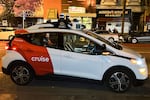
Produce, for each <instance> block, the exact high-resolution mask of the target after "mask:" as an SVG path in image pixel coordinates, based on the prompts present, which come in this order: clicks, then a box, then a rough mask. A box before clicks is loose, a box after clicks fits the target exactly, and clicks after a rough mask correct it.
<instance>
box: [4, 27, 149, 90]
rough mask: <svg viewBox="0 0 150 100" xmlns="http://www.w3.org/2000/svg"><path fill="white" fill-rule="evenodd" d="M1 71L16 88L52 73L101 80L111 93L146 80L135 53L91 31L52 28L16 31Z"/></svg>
mask: <svg viewBox="0 0 150 100" xmlns="http://www.w3.org/2000/svg"><path fill="white" fill-rule="evenodd" d="M46 34H47V35H46ZM45 35H46V37H48V38H47V42H46V41H45V40H44V39H43V38H45ZM49 40H51V42H52V44H51V45H50V44H49ZM2 71H3V73H5V74H8V75H10V77H11V79H12V81H13V82H14V83H16V84H17V85H27V84H28V83H30V82H31V81H32V80H33V78H34V77H35V76H37V75H38V76H39V75H46V74H51V75H53V74H54V75H65V76H73V77H80V78H87V79H92V80H98V81H103V82H104V84H106V85H107V86H108V87H110V89H112V90H113V91H115V92H125V91H127V90H128V89H129V88H130V87H131V86H132V85H135V84H137V83H141V82H144V81H145V80H146V79H147V78H148V69H147V64H146V62H145V58H144V57H142V56H141V55H140V54H138V53H136V52H135V51H132V50H130V49H128V48H124V47H121V46H119V45H118V44H112V43H111V42H109V41H107V40H105V39H103V38H101V37H100V36H98V35H97V34H96V33H92V32H91V31H82V30H80V31H79V30H72V29H59V28H55V27H54V28H41V29H24V30H16V31H15V36H14V37H13V38H11V40H10V42H9V44H8V46H7V54H6V55H5V56H3V57H2Z"/></svg>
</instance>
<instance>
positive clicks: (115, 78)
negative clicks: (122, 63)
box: [105, 69, 132, 92]
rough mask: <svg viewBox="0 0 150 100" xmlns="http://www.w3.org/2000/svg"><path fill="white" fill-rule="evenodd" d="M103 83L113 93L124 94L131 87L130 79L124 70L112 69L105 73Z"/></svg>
mask: <svg viewBox="0 0 150 100" xmlns="http://www.w3.org/2000/svg"><path fill="white" fill-rule="evenodd" d="M105 83H106V85H107V86H108V87H109V88H110V89H111V90H113V91H115V92H125V91H127V90H128V89H129V88H130V87H131V84H132V77H131V75H130V73H129V72H127V71H126V70H121V69H114V70H111V71H109V72H108V73H107V75H106V79H105Z"/></svg>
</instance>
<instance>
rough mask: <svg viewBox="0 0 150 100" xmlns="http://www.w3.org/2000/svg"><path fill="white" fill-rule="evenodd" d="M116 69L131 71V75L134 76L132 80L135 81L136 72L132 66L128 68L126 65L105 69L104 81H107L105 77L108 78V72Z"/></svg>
mask: <svg viewBox="0 0 150 100" xmlns="http://www.w3.org/2000/svg"><path fill="white" fill-rule="evenodd" d="M116 69H119V70H124V71H127V72H129V73H130V76H131V77H132V82H134V80H135V79H136V76H135V74H134V72H133V71H132V70H131V69H130V68H128V67H126V66H120V65H118V66H112V67H111V68H109V69H107V70H106V71H105V73H104V75H103V78H102V81H103V82H104V81H105V79H106V77H107V74H108V73H109V72H111V71H112V70H116ZM133 84H134V83H133Z"/></svg>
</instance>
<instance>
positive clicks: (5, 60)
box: [2, 50, 26, 69]
mask: <svg viewBox="0 0 150 100" xmlns="http://www.w3.org/2000/svg"><path fill="white" fill-rule="evenodd" d="M15 60H22V61H26V60H25V59H24V57H23V56H22V55H21V54H20V53H18V52H17V51H12V50H11V51H10V50H7V55H5V56H3V57H2V65H3V68H6V69H7V67H8V65H9V64H10V63H11V62H13V61H15Z"/></svg>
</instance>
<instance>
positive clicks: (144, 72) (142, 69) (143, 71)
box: [139, 68, 147, 76]
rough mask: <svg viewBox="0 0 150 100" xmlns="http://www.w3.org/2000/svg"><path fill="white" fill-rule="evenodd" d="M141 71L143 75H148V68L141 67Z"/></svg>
mask: <svg viewBox="0 0 150 100" xmlns="http://www.w3.org/2000/svg"><path fill="white" fill-rule="evenodd" d="M139 72H140V73H141V74H142V75H144V76H146V75H147V70H146V68H140V69H139Z"/></svg>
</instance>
